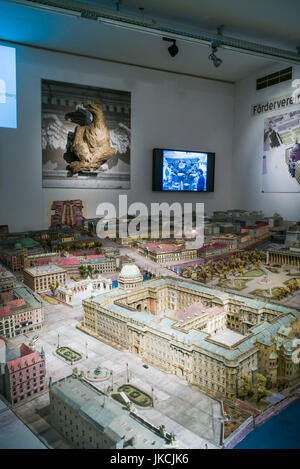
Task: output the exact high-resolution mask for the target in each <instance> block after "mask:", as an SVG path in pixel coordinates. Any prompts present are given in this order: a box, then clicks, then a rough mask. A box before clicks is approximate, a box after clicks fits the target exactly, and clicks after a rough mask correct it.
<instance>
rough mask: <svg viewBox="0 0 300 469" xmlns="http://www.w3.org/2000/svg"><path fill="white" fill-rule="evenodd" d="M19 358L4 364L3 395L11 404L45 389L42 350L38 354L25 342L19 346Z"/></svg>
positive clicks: (44, 367) (44, 366) (44, 368)
mask: <svg viewBox="0 0 300 469" xmlns="http://www.w3.org/2000/svg"><path fill="white" fill-rule="evenodd" d="M20 354H21V356H20V358H16V359H15V360H11V361H9V362H7V363H6V366H5V377H4V381H5V387H4V392H5V397H6V399H7V400H8V401H9V402H11V403H12V404H17V403H18V402H21V401H23V400H26V399H28V398H30V397H31V396H34V395H35V394H37V393H39V392H41V391H43V390H44V389H46V365H45V355H44V352H43V350H42V351H41V353H40V354H39V353H38V352H35V351H33V350H32V349H31V348H30V347H28V346H27V345H25V344H22V345H21V346H20Z"/></svg>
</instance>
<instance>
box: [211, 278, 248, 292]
mask: <svg viewBox="0 0 300 469" xmlns="http://www.w3.org/2000/svg"><path fill="white" fill-rule="evenodd" d="M247 282H248V280H247V279H242V278H232V279H226V280H220V282H219V283H218V286H220V287H224V288H232V289H233V290H238V291H240V290H244V288H246V286H247Z"/></svg>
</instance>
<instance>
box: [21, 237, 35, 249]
mask: <svg viewBox="0 0 300 469" xmlns="http://www.w3.org/2000/svg"><path fill="white" fill-rule="evenodd" d="M21 244H22V246H23V247H31V246H37V245H38V244H39V243H38V242H37V241H34V239H32V238H23V239H22V240H21Z"/></svg>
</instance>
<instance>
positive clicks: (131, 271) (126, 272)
mask: <svg viewBox="0 0 300 469" xmlns="http://www.w3.org/2000/svg"><path fill="white" fill-rule="evenodd" d="M141 276H142V274H141V272H140V269H139V268H138V266H137V265H135V264H125V265H123V267H122V269H121V272H120V278H124V279H130V278H137V277H141Z"/></svg>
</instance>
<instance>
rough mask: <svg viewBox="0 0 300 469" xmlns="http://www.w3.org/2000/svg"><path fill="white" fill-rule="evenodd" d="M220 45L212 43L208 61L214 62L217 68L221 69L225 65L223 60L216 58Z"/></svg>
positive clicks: (215, 42)
mask: <svg viewBox="0 0 300 469" xmlns="http://www.w3.org/2000/svg"><path fill="white" fill-rule="evenodd" d="M220 44H221V43H220V41H212V43H211V45H210V47H211V50H212V52H211V54H209V56H208V59H209V60H211V61H212V63H213V64H214V66H215V67H220V65H222V63H223V60H222V59H220V58H219V57H217V56H216V52H218V47H219V46H220Z"/></svg>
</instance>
